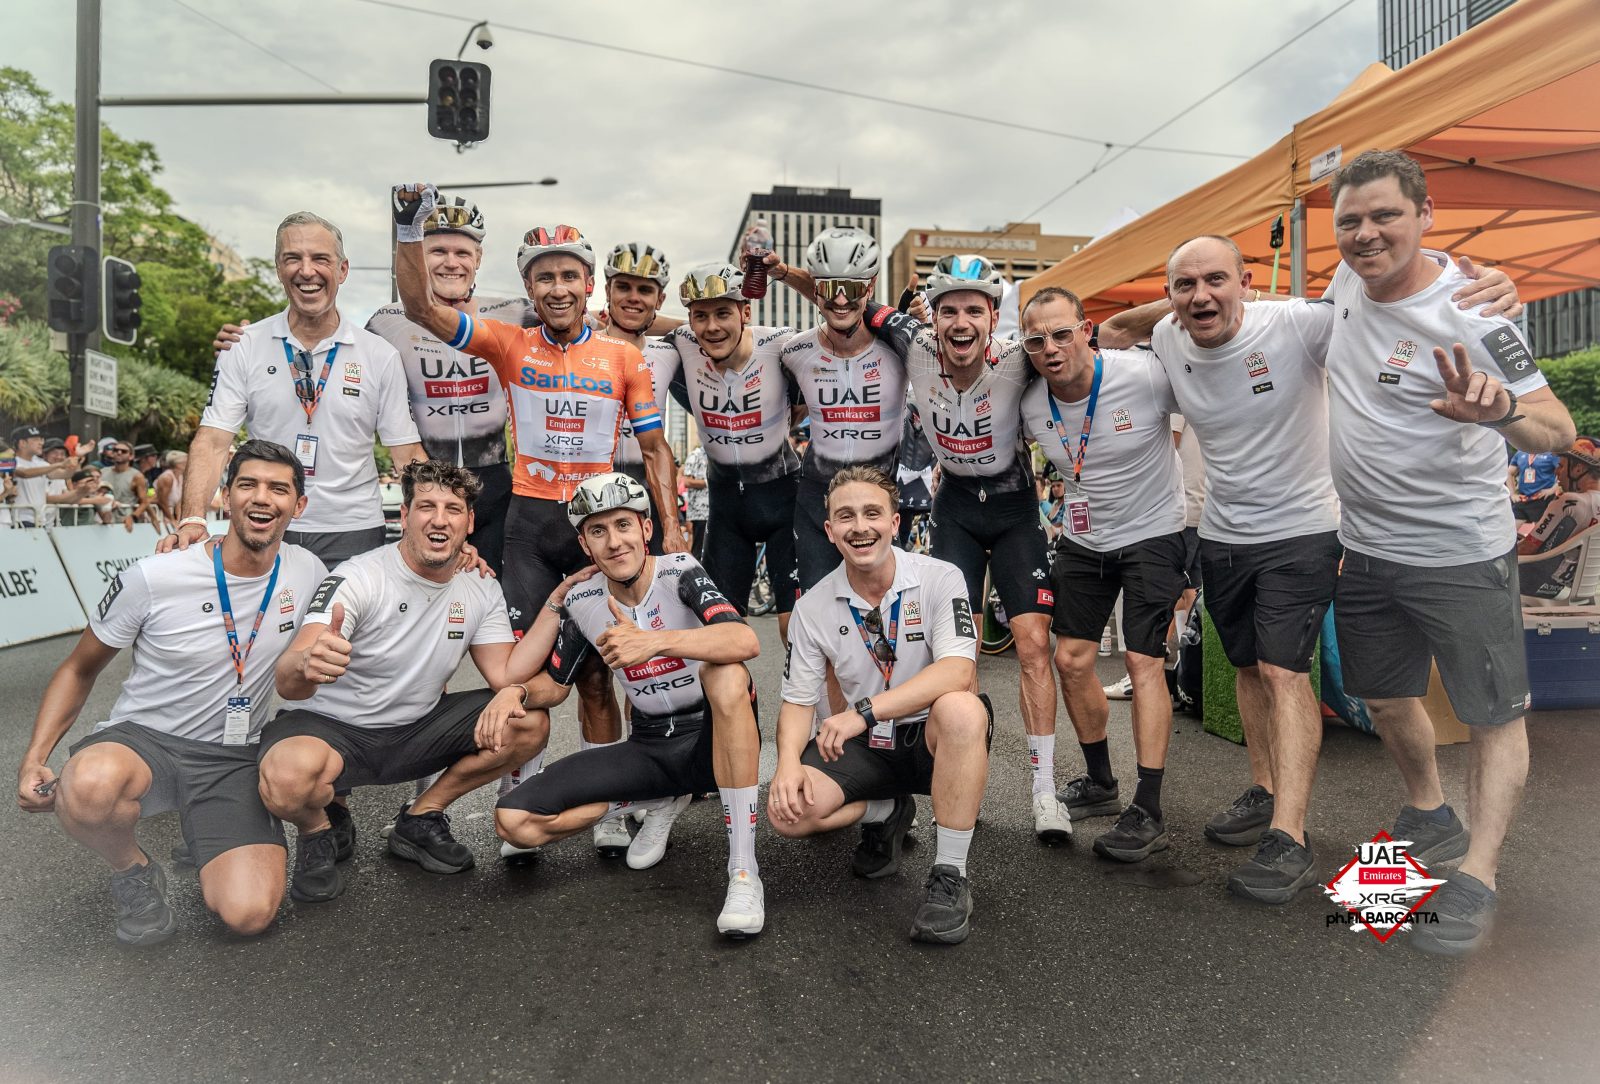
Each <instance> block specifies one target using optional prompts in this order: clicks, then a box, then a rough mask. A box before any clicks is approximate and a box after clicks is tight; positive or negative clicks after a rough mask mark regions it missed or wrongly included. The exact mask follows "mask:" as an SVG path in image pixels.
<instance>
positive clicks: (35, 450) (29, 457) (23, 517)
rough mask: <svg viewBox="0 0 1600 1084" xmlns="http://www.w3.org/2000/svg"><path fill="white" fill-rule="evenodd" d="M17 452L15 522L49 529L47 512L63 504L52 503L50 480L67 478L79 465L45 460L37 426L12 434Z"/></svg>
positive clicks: (65, 458) (67, 459) (69, 459)
mask: <svg viewBox="0 0 1600 1084" xmlns="http://www.w3.org/2000/svg"><path fill="white" fill-rule="evenodd" d="M11 444H12V447H14V448H15V449H16V466H15V467H14V468H13V470H12V472H11V479H12V482H13V483H15V486H16V492H15V495H14V496H13V497H12V506H11V522H12V523H13V524H14V525H15V526H18V527H42V526H46V525H47V521H46V519H45V508H46V507H47V506H48V505H50V504H59V503H61V502H60V501H51V500H50V499H49V490H50V480H51V479H52V478H67V477H70V476H71V474H72V472H73V471H75V470H77V469H78V461H77V460H76V459H73V458H72V457H70V456H63V457H62V458H61V459H60V461H58V462H55V463H52V462H50V460H48V459H46V458H45V456H44V434H43V433H42V432H40V431H39V427H38V426H36V425H19V426H17V428H15V429H13V430H12V431H11Z"/></svg>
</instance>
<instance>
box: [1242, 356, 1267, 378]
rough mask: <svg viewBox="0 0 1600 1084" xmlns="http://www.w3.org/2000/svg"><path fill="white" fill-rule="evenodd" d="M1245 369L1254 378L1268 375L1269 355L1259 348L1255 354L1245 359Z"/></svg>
mask: <svg viewBox="0 0 1600 1084" xmlns="http://www.w3.org/2000/svg"><path fill="white" fill-rule="evenodd" d="M1244 367H1245V371H1246V372H1248V373H1249V374H1250V376H1251V378H1252V379H1254V378H1256V377H1258V376H1266V375H1267V355H1265V354H1263V353H1262V352H1261V351H1259V350H1257V351H1256V352H1255V353H1254V354H1251V355H1250V356H1249V357H1247V358H1245V359H1244Z"/></svg>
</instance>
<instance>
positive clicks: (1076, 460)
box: [1044, 350, 1103, 487]
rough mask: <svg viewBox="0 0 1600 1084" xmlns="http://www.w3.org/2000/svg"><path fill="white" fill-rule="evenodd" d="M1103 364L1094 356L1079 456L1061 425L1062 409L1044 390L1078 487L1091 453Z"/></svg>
mask: <svg viewBox="0 0 1600 1084" xmlns="http://www.w3.org/2000/svg"><path fill="white" fill-rule="evenodd" d="M1102 369H1103V364H1102V362H1101V360H1100V352H1099V351H1098V350H1097V351H1095V355H1094V380H1092V381H1091V382H1090V383H1089V405H1088V406H1086V407H1085V408H1084V410H1083V431H1082V432H1080V433H1079V434H1078V454H1077V455H1073V454H1072V445H1071V444H1069V443H1067V434H1066V432H1065V429H1066V426H1064V425H1062V423H1061V409H1060V408H1059V407H1058V406H1056V397H1055V396H1054V395H1051V394H1050V389H1049V388H1046V389H1045V390H1044V397H1045V398H1046V399H1048V400H1049V401H1050V415H1051V417H1053V418H1055V421H1056V436H1057V437H1058V438H1059V439H1060V441H1061V450H1062V451H1064V452H1066V453H1067V462H1069V463H1071V464H1072V484H1073V486H1075V487H1076V486H1077V485H1078V477H1079V475H1081V474H1082V473H1083V457H1084V456H1085V455H1087V454H1088V453H1089V430H1090V429H1091V428H1093V427H1094V405H1095V403H1097V402H1099V401H1100V375H1101V372H1102Z"/></svg>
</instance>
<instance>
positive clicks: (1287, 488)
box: [1150, 300, 1339, 544]
mask: <svg viewBox="0 0 1600 1084" xmlns="http://www.w3.org/2000/svg"><path fill="white" fill-rule="evenodd" d="M1332 320H1333V307H1332V306H1331V305H1329V304H1328V303H1326V302H1324V301H1305V300H1295V301H1282V302H1257V303H1255V304H1249V305H1246V306H1245V307H1244V322H1243V324H1242V325H1241V326H1240V328H1239V331H1238V333H1237V334H1235V335H1234V337H1233V338H1232V339H1231V340H1229V341H1228V342H1226V343H1224V344H1222V345H1221V346H1219V347H1215V348H1213V349H1204V348H1202V347H1198V346H1196V345H1195V344H1194V341H1193V340H1192V339H1190V338H1189V333H1188V332H1186V331H1184V330H1183V328H1182V327H1180V326H1179V325H1178V322H1177V318H1176V317H1171V316H1169V317H1166V318H1165V319H1163V320H1162V321H1161V322H1160V323H1159V324H1157V325H1156V328H1155V330H1154V331H1153V332H1152V333H1151V336H1150V346H1151V349H1153V350H1154V351H1155V353H1156V356H1157V357H1159V358H1160V359H1161V364H1162V365H1163V366H1164V367H1165V368H1166V370H1167V379H1168V380H1169V381H1170V382H1171V384H1172V391H1173V394H1174V396H1175V397H1176V399H1177V405H1178V411H1179V412H1180V413H1181V414H1182V415H1183V416H1184V419H1185V420H1186V421H1188V423H1189V425H1190V427H1191V428H1192V429H1193V435H1194V436H1195V437H1196V438H1198V439H1199V442H1200V452H1201V455H1202V457H1203V458H1204V459H1205V464H1206V506H1205V510H1204V512H1203V513H1202V514H1201V517H1200V537H1201V538H1206V539H1211V540H1213V541H1216V542H1227V543H1235V544H1237V543H1258V542H1277V541H1280V540H1282V539H1285V538H1298V537H1301V536H1304V535H1311V534H1322V533H1325V532H1327V531H1332V530H1335V529H1337V528H1338V526H1339V503H1338V498H1337V497H1336V496H1335V494H1334V488H1333V478H1332V476H1331V474H1330V473H1329V470H1328V390H1327V382H1326V379H1325V377H1324V373H1323V369H1322V365H1323V361H1324V359H1325V358H1326V356H1327V348H1328V336H1329V327H1330V324H1331V323H1332Z"/></svg>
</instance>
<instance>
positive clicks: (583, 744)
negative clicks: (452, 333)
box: [578, 738, 628, 750]
mask: <svg viewBox="0 0 1600 1084" xmlns="http://www.w3.org/2000/svg"><path fill="white" fill-rule="evenodd" d="M627 740H628V739H627V738H618V739H617V741H590V740H589V739H588V738H579V739H578V748H579V749H581V750H588V749H604V748H605V747H606V746H608V745H616V744H617V742H624V741H627Z"/></svg>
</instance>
